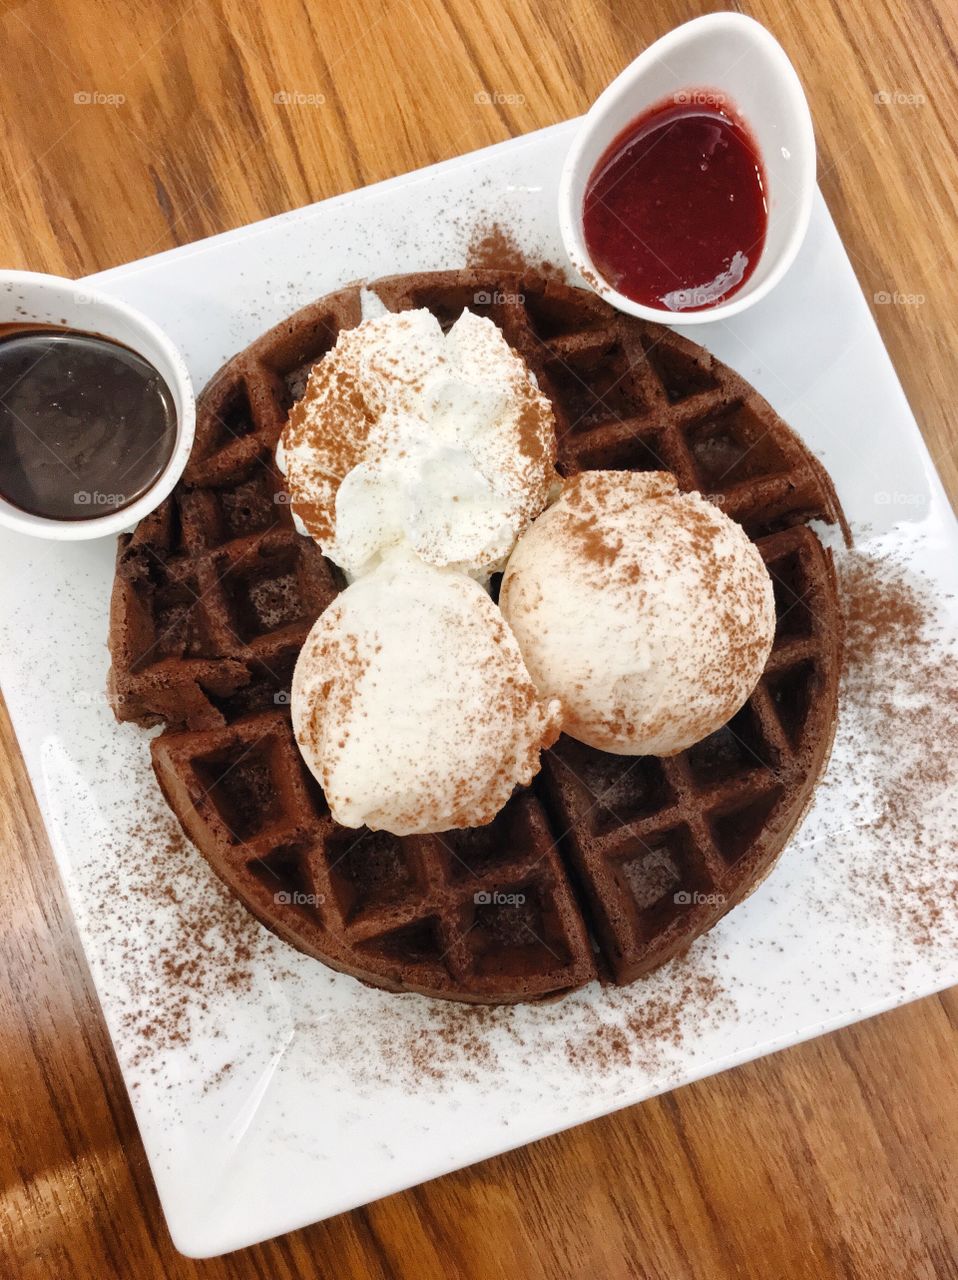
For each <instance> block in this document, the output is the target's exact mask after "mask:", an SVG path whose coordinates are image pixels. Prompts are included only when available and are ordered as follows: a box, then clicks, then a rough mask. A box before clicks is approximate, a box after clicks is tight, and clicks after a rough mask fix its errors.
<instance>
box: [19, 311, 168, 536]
mask: <svg viewBox="0 0 958 1280" xmlns="http://www.w3.org/2000/svg"><path fill="white" fill-rule="evenodd" d="M175 443H176V409H175V407H174V404H173V396H172V394H171V392H170V389H169V387H168V386H167V384H166V382H165V381H164V379H163V377H162V376H161V374H160V373H159V372H158V371H157V370H156V369H154V368H153V366H152V365H151V364H150V363H149V361H147V360H144V358H143V357H142V356H140V355H138V354H137V353H136V352H135V351H131V350H130V348H129V347H124V346H122V345H121V344H120V343H118V342H114V341H113V340H112V339H110V338H104V337H101V336H100V335H99V334H95V333H82V332H79V331H78V330H76V329H64V328H60V327H58V326H55V325H40V324H5V325H0V494H2V496H3V497H4V498H5V499H6V501H7V502H9V503H11V504H12V505H13V506H15V507H19V508H20V510H21V511H26V512H29V514H31V515H35V516H44V517H46V518H47V519H50V520H89V519H91V518H92V517H96V516H105V515H109V514H111V513H112V512H114V511H119V510H122V509H123V508H124V507H128V506H129V505H130V504H131V503H133V502H135V501H136V500H137V498H139V497H141V496H142V495H143V494H144V493H146V491H147V490H148V489H149V488H150V487H151V486H152V485H153V484H155V482H156V480H157V479H158V477H159V476H160V474H161V473H162V471H163V469H164V467H165V466H166V464H167V463H168V462H169V460H170V457H171V455H172V453H173V448H174V445H175Z"/></svg>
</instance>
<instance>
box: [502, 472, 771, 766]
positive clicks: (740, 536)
mask: <svg viewBox="0 0 958 1280" xmlns="http://www.w3.org/2000/svg"><path fill="white" fill-rule="evenodd" d="M499 603H500V607H501V609H502V612H503V614H504V615H505V617H506V620H507V621H508V623H509V625H510V626H511V627H512V630H513V632H514V633H515V636H516V639H517V640H518V641H519V647H520V649H521V650H522V654H523V657H524V658H525V661H526V665H527V666H528V668H529V671H530V672H531V674H532V678H533V679H534V681H535V683H536V686H537V688H538V689H539V692H540V694H542V695H543V696H544V697H557V698H559V699H560V700H561V702H562V707H563V714H564V724H563V730H564V732H566V733H568V734H570V735H571V736H572V737H574V738H578V739H579V740H580V741H582V742H585V743H588V744H589V745H590V746H593V747H598V748H600V749H601V750H603V751H610V752H615V753H618V754H621V755H659V756H668V755H674V754H676V753H677V752H679V751H683V750H684V749H685V748H686V747H689V746H691V745H692V744H693V743H695V742H698V741H700V740H701V739H702V738H704V737H707V736H708V734H710V733H712V732H714V731H715V730H716V729H719V728H721V726H722V725H723V724H725V723H726V721H728V720H729V719H730V718H731V717H732V716H733V715H734V714H735V712H736V711H738V709H739V708H740V707H741V706H742V704H743V703H744V702H745V700H746V699H747V698H748V696H749V694H750V693H751V692H752V690H753V689H754V687H755V685H756V683H757V681H758V679H759V676H760V675H761V673H762V671H763V669H764V667H765V663H766V660H767V658H768V655H769V652H770V650H771V647H772V640H773V636H774V632H775V603H774V598H773V593H772V582H771V579H770V577H769V575H768V570H767V569H766V568H765V565H764V563H763V561H762V558H761V556H760V555H759V553H758V550H757V549H756V547H755V546H754V544H753V543H752V542H750V541H749V538H748V536H747V535H746V533H745V531H744V530H743V529H742V528H741V526H740V525H738V524H736V523H735V522H734V521H733V520H730V519H729V518H728V517H727V516H726V515H725V514H724V513H723V512H721V511H720V510H719V509H718V508H717V507H714V506H713V505H712V504H711V503H709V502H707V501H706V500H705V499H704V498H703V497H701V495H700V494H697V493H680V492H679V490H678V488H677V485H676V482H675V478H674V477H673V476H671V475H668V474H666V473H664V472H643V473H633V472H626V471H592V472H585V473H583V474H581V475H579V476H576V477H575V479H573V480H572V481H570V482H569V484H568V485H567V487H566V489H565V491H564V492H563V494H562V496H561V498H560V499H559V500H558V501H557V502H556V503H555V504H554V505H553V506H552V507H550V508H549V509H548V510H547V511H546V512H545V513H544V514H543V515H541V516H540V517H539V519H538V520H537V521H536V522H535V523H534V524H533V525H532V527H531V528H530V529H529V530H528V532H527V533H525V534H524V535H523V537H522V538H521V539H520V540H519V543H518V545H517V547H516V549H515V551H514V552H513V553H512V557H511V559H510V560H509V564H508V566H507V568H506V573H505V576H504V578H503V582H502V590H501V593H500V597H499Z"/></svg>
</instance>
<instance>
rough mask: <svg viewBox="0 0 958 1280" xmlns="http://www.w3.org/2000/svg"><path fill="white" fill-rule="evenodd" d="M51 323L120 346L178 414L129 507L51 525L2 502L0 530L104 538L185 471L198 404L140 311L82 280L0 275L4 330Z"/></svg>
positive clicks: (172, 353) (179, 360) (172, 350)
mask: <svg viewBox="0 0 958 1280" xmlns="http://www.w3.org/2000/svg"><path fill="white" fill-rule="evenodd" d="M17 323H19V324H32V323H39V324H54V325H61V326H64V327H66V328H70V329H80V330H83V331H85V332H87V333H98V334H102V336H103V337H104V338H113V339H114V340H115V341H116V342H122V343H123V344H124V345H125V346H127V347H130V348H131V349H132V350H133V351H136V352H137V353H138V354H139V355H141V356H142V357H143V358H144V360H148V361H149V362H150V364H151V365H153V367H154V368H155V369H156V370H157V371H158V372H159V373H160V374H161V375H162V376H163V378H164V380H165V382H166V385H167V386H168V387H169V389H170V393H171V395H172V397H173V404H174V406H175V409H176V442H175V444H174V447H173V453H172V455H171V457H170V460H169V462H167V464H166V466H165V467H164V468H163V470H162V471H161V473H160V475H159V476H158V477H157V479H156V482H155V483H154V484H153V485H152V486H151V487H150V488H149V489H148V490H147V492H146V493H144V494H143V495H142V496H141V497H139V498H137V500H136V501H135V502H131V503H130V505H129V506H128V507H123V508H122V509H121V510H118V511H109V512H107V513H104V514H103V515H99V516H91V518H90V519H89V520H51V519H48V518H46V517H44V516H35V515H30V514H29V513H28V512H26V511H21V510H20V508H19V507H15V506H13V505H12V504H11V503H9V502H6V501H5V500H4V499H3V497H0V525H6V527H7V528H9V529H16V530H17V532H18V533H28V534H32V535H33V536H34V537H37V538H56V539H60V540H62V541H68V542H80V541H83V540H85V539H87V538H104V537H108V536H111V535H115V534H117V533H120V532H121V531H122V530H123V529H127V528H129V527H130V526H131V525H134V524H136V522H137V520H140V519H141V518H142V517H143V516H145V515H147V514H148V512H150V511H152V510H153V508H154V507H156V506H158V505H159V504H160V502H162V501H163V499H164V498H165V497H166V496H167V494H168V493H169V492H170V490H171V489H172V488H173V486H174V485H175V484H176V482H177V480H178V479H179V478H180V476H181V475H182V473H183V468H184V467H185V466H186V461H187V459H188V458H189V456H190V449H191V448H192V447H193V432H194V429H195V427H196V404H195V401H194V397H193V384H192V382H191V381H190V375H189V371H188V370H187V368H186V364H185V362H184V360H183V357H182V356H181V355H180V353H179V351H177V349H176V347H175V346H174V345H173V343H172V342H171V341H170V339H169V338H168V337H167V336H166V334H165V333H164V332H163V330H162V329H160V328H159V327H158V326H157V325H155V324H154V323H153V321H152V320H148V319H147V318H146V316H145V315H143V314H142V313H141V312H139V311H136V310H134V309H133V307H128V306H127V305H126V304H125V303H123V302H117V301H116V300H115V299H114V298H111V297H109V296H108V295H107V294H105V293H97V292H96V290H93V289H90V288H88V286H87V285H85V284H83V283H82V282H81V281H76V280H65V279H63V278H62V277H60V276H48V275H41V274H39V273H37V272H33V271H0V324H17Z"/></svg>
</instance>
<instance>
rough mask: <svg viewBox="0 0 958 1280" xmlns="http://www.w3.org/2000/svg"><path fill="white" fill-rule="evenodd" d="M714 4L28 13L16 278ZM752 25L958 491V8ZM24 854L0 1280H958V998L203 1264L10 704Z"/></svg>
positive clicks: (374, 151)
mask: <svg viewBox="0 0 958 1280" xmlns="http://www.w3.org/2000/svg"><path fill="white" fill-rule="evenodd" d="M710 7H712V6H709V5H702V4H697V3H694V2H691V0H687V2H686V3H679V2H678V0H654V3H652V4H647V3H646V4H642V3H638V2H637V0H633V2H631V3H606V0H570V2H569V3H565V4H561V5H555V4H549V3H546V2H545V0H484V3H483V4H482V5H475V4H473V3H470V0H447V3H442V2H441V0H410V2H409V3H407V2H406V0H310V2H307V0H269V2H268V3H266V2H263V3H260V4H251V3H245V4H244V3H241V2H240V0H233V2H230V0H180V2H179V3H170V4H158V3H153V4H148V3H144V0H128V2H127V3H121V0H70V3H69V4H55V3H54V0H23V2H20V3H17V2H16V0H13V2H11V0H3V3H2V7H0V37H2V40H0V68H2V75H0V111H2V118H3V129H2V132H0V176H2V185H0V248H2V261H3V264H4V265H6V266H15V267H25V268H32V269H35V270H45V271H52V272H58V273H63V274H66V275H82V274H86V273H88V272H92V271H96V270H99V269H101V268H104V267H108V266H111V265H114V264H116V263H121V262H124V261H127V260H129V259H132V258H139V257H142V256H143V255H145V254H149V253H153V252H156V251H157V250H160V249H166V248H169V247H171V246H173V245H178V244H184V243H186V242H188V241H190V240H194V239H196V238H197V237H200V236H205V235H209V234H210V233H213V232H217V231H222V230H224V229H226V228H229V227H235V226H238V225H241V224H243V223H246V222H249V221H252V220H254V219H257V218H262V217H265V216H267V215H269V214H274V213H279V212H281V211H283V210H286V209H291V208H294V207H296V206H298V205H302V204H305V203H307V202H309V201H313V200H319V199H322V198H323V197H326V196H331V195H334V194H336V193H337V192H340V191H345V190H348V189H350V188H353V187H357V186H360V185H362V184H365V183H368V182H372V181H375V180H377V179H379V178H384V177H387V176H389V175H392V174H397V173H402V172H404V171H406V170H409V169H414V168H417V167H418V166H420V165H425V164H430V163H432V162H433V161H437V160H442V159H445V158H447V157H449V156H453V155H456V154H458V153H460V152H463V151H467V150H471V149H472V148H475V147H481V146H484V145H486V144H488V143H491V142H496V141H499V140H500V139H503V138H508V137H510V136H513V135H517V134H522V133H525V132H527V131H529V130H531V129H535V128H538V127H540V126H542V125H546V124H550V123H552V122H554V121H557V120H562V119H564V118H566V117H568V116H570V115H573V114H576V113H579V112H581V111H582V110H583V109H584V108H585V107H586V106H587V105H588V104H589V102H590V100H591V99H592V98H593V97H594V95H595V94H596V93H597V92H598V91H599V90H600V89H601V88H602V87H603V85H604V84H605V83H606V82H607V81H608V80H609V79H610V78H611V77H612V76H613V75H614V74H615V73H616V72H617V71H618V70H619V69H620V67H622V66H623V65H624V64H625V63H626V62H627V61H629V60H630V59H631V58H632V57H633V56H635V54H636V53H637V52H638V51H639V50H640V49H641V48H642V47H643V46H644V45H645V44H646V43H648V41H650V40H651V39H653V38H654V37H656V36H658V35H660V34H662V33H663V32H664V31H666V30H667V29H668V28H670V27H672V26H674V25H676V24H677V23H679V22H681V21H684V20H686V19H688V18H691V17H694V16H695V15H696V14H698V13H700V12H704V11H706V10H707V9H708V8H710ZM715 7H719V6H715ZM748 11H749V12H751V13H752V14H753V15H754V16H755V17H757V18H759V19H760V20H761V21H763V22H765V23H766V24H767V25H768V26H769V27H770V28H771V29H772V31H773V32H774V33H775V34H776V35H777V36H778V38H779V39H780V40H781V41H782V43H783V44H784V45H785V47H786V49H787V50H788V52H789V53H790V55H791V57H792V58H793V60H794V62H795V64H796V66H797V67H798V69H799V72H800V74H801V75H802V77H803V79H804V82H805V85H806V88H807V90H808V94H809V98H810V101H811V104H812V108H813V112H814V115H815V123H816V128H817V134H818V142H819V148H820V165H819V168H820V177H821V182H822V186H823V188H824V190H825V194H826V197H827V199H828V202H829V205H830V206H831V209H832V212H833V213H834V215H835V217H836V219H837V221H838V225H839V228H840V230H841V233H842V235H843V237H844V240H845V244H846V246H847V247H848V249H849V252H850V253H851V256H852V260H853V262H854V265H855V268H856V271H857V272H858V275H859V279H860V280H861V283H862V286H863V288H864V290H865V293H866V295H867V296H868V298H869V299H870V300H872V301H873V303H874V312H875V316H876V319H877V321H878V324H879V327H880V329H881V332H882V334H883V336H884V339H885V341H886V343H887V344H888V347H889V349H890V351H891V354H892V357H893V359H894V361H895V364H896V366H897V368H898V371H899V374H900V376H901V378H902V381H903V383H904V385H905V389H906V392H907V394H908V396H909V399H910V401H911V404H912V406H913V408H914V410H915V412H916V414H917V416H918V419H919V421H920V423H921V425H922V428H923V430H924V431H925V434H926V438H927V440H928V442H929V445H930V447H931V450H932V453H933V455H934V456H935V458H936V460H937V462H938V466H939V468H940V470H941V472H942V475H943V477H944V478H945V482H946V484H947V485H948V486H949V489H950V492H951V493H952V495H953V496H954V495H955V494H958V432H956V428H955V426H954V405H955V403H956V401H958V364H956V359H955V351H956V349H958V332H956V329H958V324H956V315H958V307H956V301H955V292H956V287H958V270H956V268H958V234H956V232H958V215H956V206H958V198H956V197H958V159H956V155H958V134H956V124H955V121H956V112H955V107H956V103H958V74H956V64H955V48H956V42H958V9H956V7H955V5H954V4H949V5H947V6H946V5H945V4H944V3H937V2H936V0H915V2H914V3H910V4H907V5H906V4H904V3H902V0H868V3H867V4H866V2H865V0H847V2H843V0H803V2H802V3H797V2H796V0H765V2H762V3H756V4H754V5H749V6H748ZM282 92H286V93H290V94H295V95H300V94H302V95H314V97H315V96H316V95H321V96H322V98H323V99H324V101H323V102H322V104H321V105H303V106H282V105H280V104H277V103H276V101H274V99H275V95H276V94H277V93H282ZM477 95H478V96H477ZM483 95H486V97H487V98H489V99H491V101H489V102H488V103H487V102H485V101H484V100H483ZM896 295H897V297H898V300H897V301H884V300H883V299H885V298H889V297H890V298H892V299H894V298H895V296H896ZM835 429H836V430H841V429H842V424H841V423H836V424H835ZM0 855H2V856H0V903H2V924H0V948H2V971H0V1177H2V1199H0V1275H2V1276H3V1277H7V1276H9V1277H16V1278H19V1277H24V1280H46V1277H51V1278H55V1280H70V1278H72V1277H78V1278H82V1280H104V1277H124V1278H125V1277H150V1280H154V1278H155V1280H166V1278H171V1277H176V1278H177V1280H182V1278H185V1277H198V1276H202V1277H208V1278H209V1280H225V1278H226V1277H230V1278H234V1277H258V1278H264V1280H285V1278H287V1277H336V1278H337V1280H342V1278H347V1280H348V1278H352V1277H384V1278H387V1277H388V1278H391V1280H394V1278H397V1280H398V1278H403V1280H404V1278H406V1277H420V1276H422V1277H446V1276H449V1277H460V1276H461V1277H470V1278H472V1277H498V1276H501V1275H506V1276H510V1277H512V1276H517V1277H520V1276H521V1277H540V1276H549V1277H563V1278H564V1277H580V1276H581V1277H586V1276H588V1277H598V1278H604V1277H613V1278H615V1280H618V1277H635V1278H637V1277H642V1278H643V1280H644V1278H646V1277H648V1278H650V1280H652V1278H654V1280H659V1278H665V1277H668V1278H669V1280H683V1278H685V1277H696V1278H698V1277H704V1278H705V1280H714V1278H721V1277H757V1278H761V1280H766V1278H770V1277H806V1276H807V1277H815V1278H816V1280H820V1278H822V1277H832V1276H839V1277H855V1278H858V1277H861V1278H862V1280H866V1278H867V1280H875V1278H876V1277H895V1278H896V1280H898V1278H902V1280H905V1278H907V1280H926V1278H927V1280H933V1278H934V1280H940V1278H941V1277H951V1276H958V1261H956V1259H958V1228H956V1220H955V1219H956V1215H955V1202H956V1199H958V1197H956V1189H958V1170H956V1149H958V1114H956V1110H958V1109H956V1102H955V1099H956V1097H958V1065H956V1054H955V1031H956V1022H958V999H956V996H955V994H954V993H953V992H952V993H949V994H947V995H945V996H943V997H940V998H936V999H929V1000H925V1001H923V1002H921V1003H920V1004H916V1005H912V1006H910V1007H907V1008H903V1009H900V1010H898V1011H896V1012H894V1013H890V1014H887V1015H885V1016H883V1017H881V1018H878V1019H875V1020H873V1021H871V1022H867V1023H864V1024H861V1025H859V1026H856V1027H853V1028H850V1029H848V1030H846V1031H843V1032H840V1033H838V1034H835V1035H832V1036H829V1037H827V1038H825V1039H822V1040H818V1041H816V1042H814V1043H812V1044H809V1045H806V1046H803V1047H801V1048H797V1049H793V1050H790V1051H788V1052H785V1053H781V1054H779V1055H777V1056H775V1057H773V1058H769V1059H766V1060H764V1061H762V1062H759V1063H755V1064H753V1065H751V1066H747V1067H743V1068H740V1069H738V1070H736V1071H733V1072H729V1073H727V1074H725V1075H723V1076H720V1077H717V1078H714V1079H712V1080H708V1081H705V1082H704V1083H701V1084H698V1085H695V1086H692V1087H689V1088H686V1089H682V1090H680V1091H678V1092H676V1093H674V1094H672V1095H670V1096H668V1097H665V1098H662V1099H659V1100H656V1101H653V1102H648V1103H646V1104H644V1105H642V1106H640V1107H634V1108H632V1109H631V1110H628V1111H625V1112H621V1113H619V1114H617V1115H615V1116H613V1117H611V1118H609V1119H606V1120H602V1121H598V1122H596V1123H593V1124H590V1125H587V1126H585V1127H583V1128H580V1129H577V1130H574V1131H572V1132H569V1133H567V1134H564V1135H561V1136H559V1137H556V1138H552V1139H549V1140H547V1141H544V1142H540V1143H538V1144H536V1145H534V1146H531V1147H528V1148H526V1149H525V1150H522V1151H520V1152H517V1153H515V1154H513V1155H509V1156H505V1157H502V1158H500V1159H496V1160H491V1161H488V1162H486V1163H485V1164H482V1165H479V1166H477V1167H475V1168H472V1169H470V1170H467V1171H466V1172H463V1173H459V1174H454V1175H451V1176H447V1177H445V1178H442V1179H440V1180H438V1181H436V1182H433V1183H430V1184H428V1185H426V1186H424V1187H421V1188H419V1189H417V1190H415V1191H411V1192H408V1193H406V1194H403V1195H398V1196H394V1197H392V1198H391V1199H388V1200H385V1201H381V1202H379V1203H377V1204H373V1205H370V1206H369V1207H368V1208H366V1209H363V1210H360V1211H357V1212H354V1213H351V1214H348V1215H344V1216H343V1217H340V1218H337V1219H334V1220H332V1221H330V1222H328V1223H325V1224H322V1225H319V1226H315V1227H312V1228H310V1229H308V1230H305V1231H300V1232H297V1233H296V1234H294V1235H290V1236H286V1237H284V1238H282V1239H280V1240H278V1241H275V1242H272V1243H270V1244H267V1245H263V1246H260V1247H257V1248H254V1249H249V1250H245V1251H243V1252H241V1253H237V1254H234V1255H232V1256H230V1257H227V1258H224V1259H219V1260H215V1261H212V1262H208V1263H194V1262H191V1261H189V1260H187V1259H184V1258H182V1257H180V1256H179V1255H178V1254H177V1253H176V1251H175V1250H174V1249H173V1247H172V1245H171V1243H170V1241H169V1238H168V1236H167V1233H166V1229H165V1226H164V1224H163V1220H162V1216H161V1214H160V1211H159V1207H158V1204H157V1199H156V1194H155V1192H154V1189H153V1186H152V1182H151V1179H150V1175H149V1171H148V1169H147V1166H146V1161H145V1158H144V1155H143V1150H142V1147H141V1145H140V1141H139V1138H138V1135H137V1132H136V1129H135V1126H134V1123H133V1120H132V1116H131V1112H130V1108H129V1106H128V1104H127V1100H126V1095H125V1092H124V1088H123V1084H122V1081H121V1079H120V1075H119V1072H118V1070H117V1065H116V1062H115V1059H114V1056H113V1052H112V1049H111V1047H110V1044H109V1041H108V1039H107V1036H106V1032H105V1029H104V1026H103V1022H102V1019H101V1017H100V1013H99V1010H98V1007H97V1004H96V999H95V996H94V994H93V989H92V986H91V984H90V979H89V976H88V973H87V970H86V967H85V964H84V960H83V958H82V954H81V952H80V949H79V945H78V942H77V937H76V934H75V932H74V928H73V924H72V921H71V919H70V916H69V912H68V909H67V907H66V905H65V900H64V897H63V893H62V890H61V887H60V883H59V880H58V877H57V873H56V871H55V869H54V864H53V860H52V857H51V854H50V850H49V848H48V845H47V840H46V836H45V834H44V831H43V828H42V826H41V823H40V819H39V816H38V814H37V810H36V806H35V803H34V800H33V797H32V794H31V791H30V787H29V784H28V782H27V778H26V775H25V773H24V771H23V767H22V763H21V761H20V757H19V753H18V750H17V746H16V742H15V739H14V737H13V733H12V730H11V728H10V724H9V722H8V720H7V719H6V716H5V714H3V715H2V719H0Z"/></svg>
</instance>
